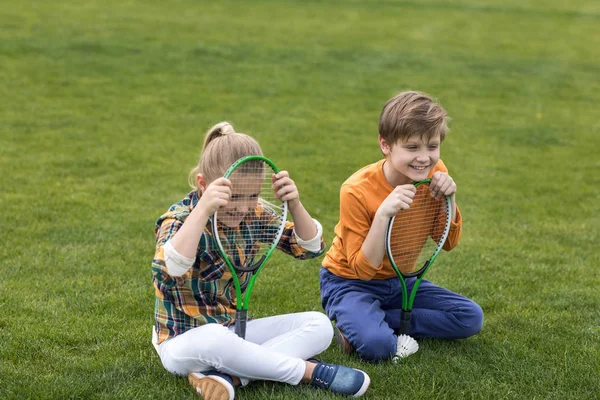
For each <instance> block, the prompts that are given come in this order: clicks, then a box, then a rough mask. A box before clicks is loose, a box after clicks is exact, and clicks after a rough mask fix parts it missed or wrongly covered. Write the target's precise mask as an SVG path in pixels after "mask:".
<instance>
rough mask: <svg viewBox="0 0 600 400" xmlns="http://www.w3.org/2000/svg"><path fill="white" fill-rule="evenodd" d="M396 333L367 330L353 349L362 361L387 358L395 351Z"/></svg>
mask: <svg viewBox="0 0 600 400" xmlns="http://www.w3.org/2000/svg"><path fill="white" fill-rule="evenodd" d="M396 342H397V339H396V335H394V334H393V333H388V332H381V331H376V332H369V333H368V334H366V335H362V337H361V338H360V343H356V344H355V349H356V352H357V353H358V355H359V356H360V358H362V359H363V360H364V361H368V362H374V361H380V360H388V359H390V357H391V356H392V355H393V354H394V353H395V352H396Z"/></svg>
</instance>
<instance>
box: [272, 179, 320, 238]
mask: <svg viewBox="0 0 600 400" xmlns="http://www.w3.org/2000/svg"><path fill="white" fill-rule="evenodd" d="M273 189H274V190H275V197H277V198H278V199H279V200H281V201H287V202H288V209H289V210H290V214H292V219H293V220H294V231H295V232H296V235H297V236H298V237H299V238H300V239H302V240H305V241H309V240H312V239H315V238H316V236H317V233H318V229H317V226H316V224H315V222H314V220H313V219H312V217H311V216H310V214H309V213H308V211H306V209H305V208H304V206H303V205H302V203H301V202H300V195H299V194H298V188H297V187H296V184H295V183H294V181H293V180H292V179H291V178H290V175H289V173H288V172H287V171H279V173H277V174H274V175H273Z"/></svg>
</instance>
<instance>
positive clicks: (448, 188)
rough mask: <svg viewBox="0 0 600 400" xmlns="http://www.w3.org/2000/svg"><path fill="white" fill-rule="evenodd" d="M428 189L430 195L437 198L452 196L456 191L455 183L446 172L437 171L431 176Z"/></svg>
mask: <svg viewBox="0 0 600 400" xmlns="http://www.w3.org/2000/svg"><path fill="white" fill-rule="evenodd" d="M429 189H430V190H431V195H432V196H433V197H435V198H436V199H438V200H439V198H440V197H441V196H453V195H454V194H455V193H456V183H454V179H452V177H451V176H450V175H448V174H447V173H445V172H441V171H437V172H436V173H434V174H433V176H432V177H431V183H430V184H429Z"/></svg>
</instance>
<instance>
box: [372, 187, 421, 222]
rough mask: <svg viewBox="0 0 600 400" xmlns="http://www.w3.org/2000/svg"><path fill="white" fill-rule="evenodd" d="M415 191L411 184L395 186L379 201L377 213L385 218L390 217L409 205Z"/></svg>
mask: <svg viewBox="0 0 600 400" xmlns="http://www.w3.org/2000/svg"><path fill="white" fill-rule="evenodd" d="M416 192H417V188H415V185H412V184H406V185H400V186H396V188H395V189H394V190H393V191H392V193H390V194H389V195H388V197H386V199H385V200H384V201H383V203H381V205H380V206H379V208H378V209H377V214H379V215H381V216H382V217H384V218H386V219H389V218H392V217H393V216H394V215H396V214H397V213H398V211H400V210H406V209H407V208H409V207H410V205H411V204H412V202H413V198H414V197H415V193H416Z"/></svg>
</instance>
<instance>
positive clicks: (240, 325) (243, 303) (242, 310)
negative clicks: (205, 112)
mask: <svg viewBox="0 0 600 400" xmlns="http://www.w3.org/2000/svg"><path fill="white" fill-rule="evenodd" d="M249 161H263V162H265V163H266V164H268V165H269V166H270V167H271V168H272V169H273V171H274V172H275V173H278V172H279V169H278V168H277V166H276V165H275V164H274V163H273V162H272V161H271V160H269V159H268V158H266V157H263V156H257V155H253V156H246V157H242V158H240V159H239V160H237V161H236V162H234V163H233V164H231V166H230V167H229V169H227V171H226V172H225V175H223V177H225V178H229V177H231V175H232V174H233V173H234V172H235V170H236V169H237V168H238V167H239V166H240V165H242V164H244V163H246V162H249ZM259 198H260V196H259ZM282 209H283V211H282V213H281V224H280V226H279V230H278V232H277V235H276V239H275V240H274V241H273V243H271V246H270V247H269V249H268V250H267V252H266V253H265V255H263V256H262V257H261V258H260V260H259V261H258V262H256V263H255V264H254V265H253V266H251V267H250V268H243V267H236V266H235V265H234V264H233V263H232V262H231V260H230V259H229V257H228V256H227V253H226V252H225V249H224V248H223V245H222V243H221V238H220V237H219V233H218V229H217V226H218V221H217V214H218V211H216V212H215V213H214V215H213V218H212V230H213V236H214V238H215V241H216V242H217V247H218V248H219V253H221V257H223V260H225V263H226V264H227V266H228V267H229V270H230V271H231V276H232V278H233V285H234V287H235V295H236V312H235V317H236V318H235V321H236V322H235V333H236V334H237V335H238V336H239V337H241V338H242V339H243V338H245V337H246V322H247V321H248V303H249V302H250V295H251V294H252V289H253V288H254V282H255V280H256V277H257V276H258V274H259V272H260V271H261V270H262V267H263V266H264V265H265V263H266V261H267V260H268V259H269V257H270V256H271V253H273V250H275V248H276V247H277V244H278V243H279V240H280V239H281V236H282V235H283V230H284V228H285V224H286V221H287V213H288V204H287V201H282ZM240 272H241V273H242V274H244V273H251V274H252V276H251V277H250V280H249V282H248V286H247V287H246V290H245V293H244V295H243V296H242V287H241V285H240V279H239V277H238V273H240Z"/></svg>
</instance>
